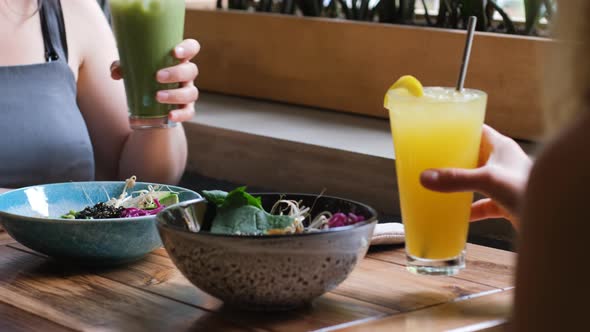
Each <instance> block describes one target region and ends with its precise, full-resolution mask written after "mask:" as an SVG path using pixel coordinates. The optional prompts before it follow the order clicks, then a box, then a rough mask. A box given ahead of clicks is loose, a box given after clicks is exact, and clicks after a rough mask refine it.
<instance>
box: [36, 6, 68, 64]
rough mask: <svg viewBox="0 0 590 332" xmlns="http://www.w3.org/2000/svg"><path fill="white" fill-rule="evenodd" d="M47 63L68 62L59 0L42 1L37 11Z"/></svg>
mask: <svg viewBox="0 0 590 332" xmlns="http://www.w3.org/2000/svg"><path fill="white" fill-rule="evenodd" d="M39 10H40V12H39V15H40V17H41V31H42V32H43V43H44V44H45V60H46V61H47V62H52V61H57V60H59V59H63V60H64V61H66V62H67V61H68V43H67V39H66V29H65V24H64V18H63V13H62V9H61V2H60V0H44V1H43V3H42V5H41V8H40V9H39Z"/></svg>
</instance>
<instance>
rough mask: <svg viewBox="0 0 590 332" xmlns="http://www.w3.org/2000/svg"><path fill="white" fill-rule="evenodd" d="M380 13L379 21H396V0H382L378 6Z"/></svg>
mask: <svg viewBox="0 0 590 332" xmlns="http://www.w3.org/2000/svg"><path fill="white" fill-rule="evenodd" d="M377 12H378V13H379V22H381V23H395V21H396V17H397V7H396V5H395V0H381V1H379V5H378V8H377Z"/></svg>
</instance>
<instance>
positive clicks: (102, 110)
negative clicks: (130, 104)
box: [0, 0, 199, 190]
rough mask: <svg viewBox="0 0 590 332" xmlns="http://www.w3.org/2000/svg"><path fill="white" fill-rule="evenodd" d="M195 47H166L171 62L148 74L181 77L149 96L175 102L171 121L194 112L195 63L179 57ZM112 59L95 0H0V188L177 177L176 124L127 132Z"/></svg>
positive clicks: (180, 141) (189, 43)
mask: <svg viewBox="0 0 590 332" xmlns="http://www.w3.org/2000/svg"><path fill="white" fill-rule="evenodd" d="M198 50H199V44H198V43H197V42H196V41H195V40H185V41H184V42H182V43H181V44H180V45H178V46H177V47H176V49H175V50H174V52H175V56H176V57H177V58H179V59H180V60H182V61H181V63H180V64H179V65H177V66H175V67H171V68H163V69H162V70H160V71H159V72H158V73H157V77H154V80H156V79H157V80H158V81H160V82H162V83H169V82H170V83H172V82H180V83H182V84H181V88H179V89H175V90H169V91H159V92H158V95H157V99H158V101H159V102H161V103H168V104H177V105H178V110H176V111H173V112H171V113H170V120H172V121H175V122H182V121H186V120H188V119H190V118H191V117H192V116H193V114H194V110H193V106H194V102H195V100H196V99H197V96H198V91H197V89H196V88H195V86H194V85H193V80H194V79H195V77H196V76H197V67H196V66H195V65H194V64H192V63H190V62H189V61H190V60H191V59H192V58H193V57H194V56H195V55H196V54H197V52H198ZM117 57H118V55H117V49H116V45H115V41H114V38H113V35H112V32H111V30H110V27H109V25H108V22H107V20H106V19H105V16H104V14H103V12H102V11H101V9H100V7H99V5H98V4H97V2H96V0H2V1H0V114H1V121H0V188H3V189H0V190H4V189H5V188H16V187H21V186H25V185H31V184H38V183H46V182H59V181H76V180H93V179H122V178H125V177H128V176H130V175H132V174H135V175H137V176H138V177H139V178H140V179H142V180H147V181H154V182H163V183H175V182H177V181H178V180H179V178H180V176H181V175H182V172H183V171H184V167H185V164H186V155H187V144H186V138H185V136H184V132H183V129H182V126H176V127H175V128H169V129H147V130H135V131H134V130H131V129H130V127H129V122H128V118H127V106H126V100H125V91H124V88H123V85H122V83H121V81H117V80H116V79H118V78H120V77H119V71H118V68H117V66H116V65H112V64H113V60H115V59H117ZM109 68H110V71H109ZM113 78H114V79H113Z"/></svg>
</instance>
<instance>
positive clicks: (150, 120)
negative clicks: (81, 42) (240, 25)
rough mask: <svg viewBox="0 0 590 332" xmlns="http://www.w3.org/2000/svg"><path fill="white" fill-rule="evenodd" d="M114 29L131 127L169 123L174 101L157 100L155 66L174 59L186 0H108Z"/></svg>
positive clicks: (167, 86) (162, 86) (161, 86)
mask: <svg viewBox="0 0 590 332" xmlns="http://www.w3.org/2000/svg"><path fill="white" fill-rule="evenodd" d="M110 8H111V14H112V23H113V29H114V32H115V37H116V39H117V47H118V49H119V57H120V60H121V70H122V72H123V80H124V82H125V92H126V93H127V104H128V106H129V116H130V123H131V127H133V128H150V127H169V126H171V124H170V123H169V122H168V112H170V111H171V110H173V109H175V108H177V106H175V105H165V104H160V103H158V101H157V100H156V93H157V91H158V90H166V89H173V88H177V87H178V84H159V83H158V82H157V81H156V73H157V72H158V70H160V69H162V68H165V67H169V66H172V65H174V64H176V63H177V60H176V59H175V58H174V56H173V49H174V47H175V46H176V45H177V44H178V43H180V42H181V41H182V39H183V33H184V12H185V0H110Z"/></svg>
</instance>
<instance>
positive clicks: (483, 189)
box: [420, 125, 532, 227]
mask: <svg viewBox="0 0 590 332" xmlns="http://www.w3.org/2000/svg"><path fill="white" fill-rule="evenodd" d="M531 165H532V161H531V159H530V158H529V157H528V156H527V155H526V153H525V152H524V151H523V150H522V149H521V148H520V146H519V145H518V144H517V143H516V142H515V141H513V140H512V139H510V138H508V137H506V136H504V135H502V134H500V133H498V132H497V131H495V130H494V129H492V128H491V127H489V126H487V125H484V127H483V132H482V137H481V146H480V151H479V162H478V166H479V167H478V168H476V169H457V168H447V169H431V170H426V171H424V172H422V174H421V176H420V181H421V183H422V185H423V186H424V187H426V188H428V189H430V190H434V191H440V192H461V191H475V192H479V193H482V194H484V195H486V196H488V197H489V198H485V199H481V200H479V201H477V202H475V203H473V205H472V207H471V220H472V221H476V220H481V219H487V218H500V217H501V218H506V219H508V220H510V221H511V222H512V224H513V225H514V226H515V227H517V226H518V214H519V210H520V204H521V201H522V197H523V194H524V191H525V188H526V183H527V181H528V176H529V172H530V169H531Z"/></svg>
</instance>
